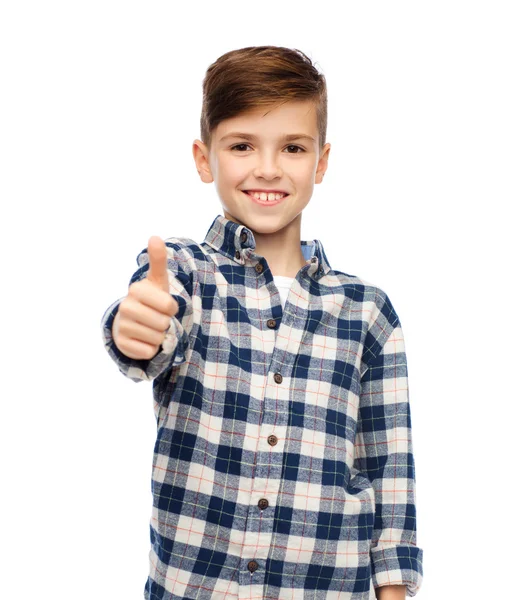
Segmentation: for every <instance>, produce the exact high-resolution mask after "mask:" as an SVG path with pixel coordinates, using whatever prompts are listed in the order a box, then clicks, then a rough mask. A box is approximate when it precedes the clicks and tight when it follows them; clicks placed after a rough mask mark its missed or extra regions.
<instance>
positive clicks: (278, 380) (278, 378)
mask: <svg viewBox="0 0 520 600" xmlns="http://www.w3.org/2000/svg"><path fill="white" fill-rule="evenodd" d="M274 380H275V381H276V383H282V381H283V377H282V376H281V375H280V373H275V374H274Z"/></svg>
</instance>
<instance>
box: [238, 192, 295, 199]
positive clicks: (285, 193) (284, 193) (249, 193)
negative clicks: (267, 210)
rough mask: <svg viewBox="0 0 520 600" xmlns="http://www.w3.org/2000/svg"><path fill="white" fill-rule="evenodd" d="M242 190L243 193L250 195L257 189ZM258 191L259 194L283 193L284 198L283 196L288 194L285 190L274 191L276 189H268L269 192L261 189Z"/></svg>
mask: <svg viewBox="0 0 520 600" xmlns="http://www.w3.org/2000/svg"><path fill="white" fill-rule="evenodd" d="M242 191H243V192H244V193H245V194H247V195H248V196H252V195H253V192H256V191H257V190H242ZM258 193H259V194H283V195H284V198H285V196H288V195H289V194H288V193H287V192H281V191H276V190H273V191H269V192H265V191H262V192H258Z"/></svg>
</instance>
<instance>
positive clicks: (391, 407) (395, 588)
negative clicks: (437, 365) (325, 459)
mask: <svg viewBox="0 0 520 600" xmlns="http://www.w3.org/2000/svg"><path fill="white" fill-rule="evenodd" d="M366 346H367V351H366V353H365V355H364V356H365V358H366V359H367V360H366V362H365V363H364V365H363V366H364V368H365V370H364V371H363V370H362V376H361V392H360V404H359V419H358V430H357V433H356V444H355V458H354V466H355V467H356V468H357V469H359V470H360V471H363V472H364V473H366V475H367V477H368V478H369V479H370V481H371V483H372V487H373V489H374V493H375V499H376V510H375V519H374V529H373V535H372V543H371V548H370V559H371V565H372V578H373V583H374V588H375V589H376V596H377V598H378V599H379V600H391V599H392V600H394V599H395V600H398V599H399V600H402V599H404V598H405V594H407V595H408V596H415V595H416V593H417V591H418V590H419V587H420V585H421V582H422V575H423V570H422V559H423V551H422V549H421V548H418V547H417V545H416V506H415V463H414V457H413V449H412V432H411V416H410V404H409V399H408V370H407V362H406V353H405V346H404V339H403V332H402V329H401V325H400V322H399V319H398V317H397V315H396V313H395V311H394V309H393V307H392V304H391V303H390V300H389V299H388V297H387V296H386V295H384V294H383V303H382V304H381V303H380V304H379V306H378V310H377V311H376V317H375V319H374V320H373V324H372V327H371V328H370V329H369V333H368V334H367V342H366ZM385 588H386V589H385Z"/></svg>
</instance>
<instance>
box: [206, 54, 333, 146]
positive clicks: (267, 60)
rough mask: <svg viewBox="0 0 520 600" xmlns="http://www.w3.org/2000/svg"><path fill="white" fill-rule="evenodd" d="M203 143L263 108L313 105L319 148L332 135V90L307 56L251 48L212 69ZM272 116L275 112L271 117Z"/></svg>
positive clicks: (222, 59)
mask: <svg viewBox="0 0 520 600" xmlns="http://www.w3.org/2000/svg"><path fill="white" fill-rule="evenodd" d="M202 90H203V98H202V114H201V117H200V131H201V140H202V141H203V142H204V144H206V145H207V146H208V147H210V146H211V134H212V132H213V131H214V130H215V128H216V127H217V126H218V124H219V123H220V122H221V121H224V120H225V119H230V118H232V117H235V116H237V115H239V114H241V113H244V112H247V111H249V110H252V109H254V108H257V107H261V106H266V107H271V106H273V105H277V104H285V102H289V101H291V100H312V101H313V102H314V105H315V107H316V116H317V125H318V131H319V148H320V149H322V148H323V146H324V145H325V138H326V133H327V84H326V81H325V76H324V75H323V74H321V73H319V72H318V71H317V69H316V68H315V66H314V65H313V64H312V61H311V59H310V58H309V57H308V56H306V55H305V54H304V53H303V52H301V51H300V50H296V49H290V48H284V47H281V46H249V47H247V48H241V49H238V50H232V51H230V52H226V53H225V54H223V55H222V56H220V57H219V58H218V59H217V60H216V61H215V62H214V63H213V64H211V65H210V66H209V67H208V69H207V71H206V75H205V77H204V80H203V83H202ZM267 112H269V111H267Z"/></svg>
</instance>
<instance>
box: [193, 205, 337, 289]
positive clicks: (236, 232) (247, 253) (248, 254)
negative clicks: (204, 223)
mask: <svg viewBox="0 0 520 600" xmlns="http://www.w3.org/2000/svg"><path fill="white" fill-rule="evenodd" d="M204 241H205V242H206V243H207V244H208V245H209V246H211V247H212V248H213V249H214V250H216V251H217V252H220V253H221V254H223V255H225V256H227V257H228V258H229V259H230V260H233V261H234V262H236V263H237V264H241V265H244V264H246V262H248V263H250V264H252V265H254V264H256V263H258V259H259V255H258V254H255V252H254V250H255V248H256V242H255V236H254V234H253V232H252V231H251V229H249V228H248V227H246V226H245V225H239V224H238V223H235V221H231V219H228V218H227V217H225V216H223V215H217V216H216V217H215V219H214V221H213V223H212V224H211V226H210V228H209V229H208V232H207V233H206V237H205V239H204ZM300 244H301V248H302V254H303V256H304V258H305V260H306V261H307V263H308V264H309V269H308V274H309V276H311V277H313V278H314V279H316V280H318V279H320V278H321V277H323V275H326V274H327V273H328V272H329V271H330V270H331V267H330V264H329V261H328V260H327V256H326V254H325V250H324V248H323V244H322V243H321V242H320V240H301V241H300Z"/></svg>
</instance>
